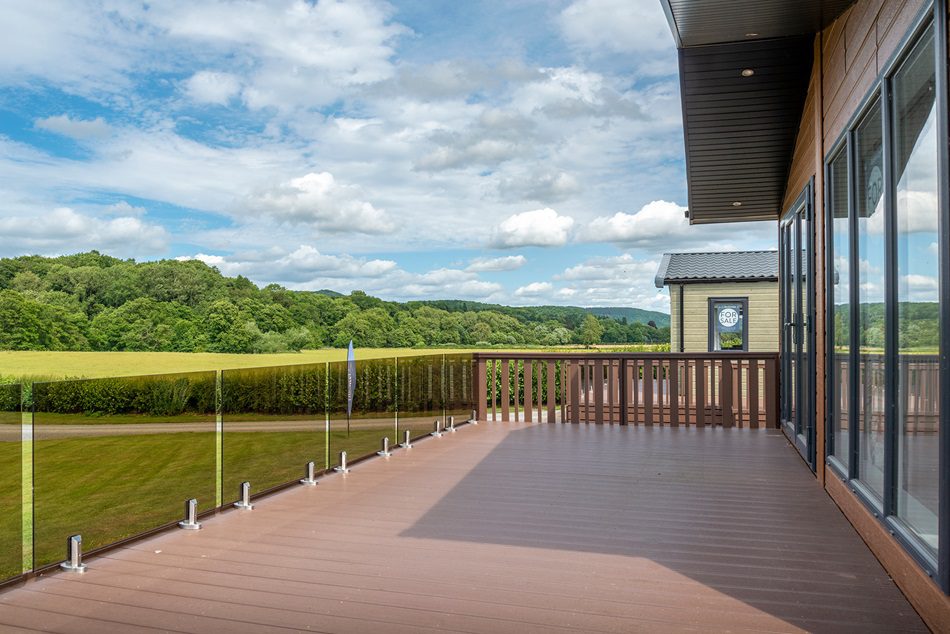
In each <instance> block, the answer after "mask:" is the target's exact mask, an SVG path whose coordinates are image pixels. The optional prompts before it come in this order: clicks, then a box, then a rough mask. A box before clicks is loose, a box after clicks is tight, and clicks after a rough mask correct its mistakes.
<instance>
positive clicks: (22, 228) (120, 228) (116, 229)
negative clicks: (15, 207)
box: [0, 207, 169, 255]
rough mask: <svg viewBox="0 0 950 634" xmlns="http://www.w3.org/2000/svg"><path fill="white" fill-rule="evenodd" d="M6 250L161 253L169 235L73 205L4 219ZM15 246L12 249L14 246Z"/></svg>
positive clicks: (1, 224)
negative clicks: (74, 208)
mask: <svg viewBox="0 0 950 634" xmlns="http://www.w3.org/2000/svg"><path fill="white" fill-rule="evenodd" d="M0 234H2V235H3V236H4V237H5V238H6V239H5V240H4V241H3V242H4V249H3V250H4V252H5V253H6V254H8V255H10V254H13V250H12V249H15V250H16V252H17V253H41V254H47V255H52V254H63V253H75V252H77V251H82V250H88V249H99V250H102V251H109V252H113V253H121V254H125V255H128V254H135V255H142V254H153V253H161V252H162V251H163V250H165V249H166V248H167V247H168V241H169V236H168V233H167V232H166V231H165V229H164V228H163V227H160V226H158V225H154V224H149V223H146V222H144V221H142V220H141V219H139V218H134V217H129V216H123V217H118V218H112V219H109V220H104V219H101V218H96V217H94V216H89V215H85V214H81V213H79V212H77V211H75V210H73V209H71V208H69V207H58V208H55V209H53V210H51V211H46V212H43V213H37V214H34V215H29V216H7V217H2V218H0ZM11 247H12V249H11Z"/></svg>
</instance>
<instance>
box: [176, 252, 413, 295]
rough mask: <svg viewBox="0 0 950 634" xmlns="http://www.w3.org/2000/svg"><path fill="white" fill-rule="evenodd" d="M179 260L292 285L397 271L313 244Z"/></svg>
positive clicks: (386, 264) (392, 264) (388, 262)
mask: <svg viewBox="0 0 950 634" xmlns="http://www.w3.org/2000/svg"><path fill="white" fill-rule="evenodd" d="M178 259H179V260H201V261H202V262H204V263H205V264H208V265H209V266H216V267H218V270H220V271H221V272H222V273H223V274H225V275H230V276H234V275H244V276H246V277H249V278H251V279H253V280H256V281H259V282H269V281H278V282H282V283H291V284H294V283H296V284H301V283H304V284H305V283H307V282H310V281H312V280H314V279H320V280H324V281H326V280H335V281H339V280H348V279H359V278H372V277H375V276H380V275H385V274H387V273H390V272H393V271H395V270H397V266H396V263H395V262H393V261H392V260H378V259H374V260H367V259H364V258H355V257H353V256H350V255H328V254H324V253H320V251H318V250H317V249H316V248H314V247H313V246H310V245H301V246H299V247H297V248H296V249H295V250H293V251H291V252H289V253H280V252H279V251H277V252H275V251H267V252H262V253H245V254H242V255H237V256H221V255H208V254H204V253H198V254H196V255H194V256H185V257H180V258H178ZM317 288H322V286H318V287H317Z"/></svg>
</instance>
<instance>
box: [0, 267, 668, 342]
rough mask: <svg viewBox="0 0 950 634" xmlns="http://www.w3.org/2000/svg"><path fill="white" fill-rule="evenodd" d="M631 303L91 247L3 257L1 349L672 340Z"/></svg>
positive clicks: (662, 320)
mask: <svg viewBox="0 0 950 634" xmlns="http://www.w3.org/2000/svg"><path fill="white" fill-rule="evenodd" d="M669 337H670V335H669V316H668V315H666V314H663V313H657V312H651V311H641V310H638V309H596V308H592V309H585V308H578V307H562V306H539V307H510V306H500V305H493V304H483V303H479V302H467V301H461V300H434V301H425V302H407V303H399V302H388V301H384V300H382V299H379V298H376V297H372V296H370V295H367V294H366V293H363V292H361V291H354V292H353V293H351V294H349V295H341V294H339V293H334V292H332V291H317V292H310V291H294V290H288V289H286V288H283V287H282V286H279V285H277V284H270V285H268V286H265V287H264V288H259V287H258V286H256V285H255V284H254V283H253V282H251V281H250V280H248V279H247V278H245V277H242V276H238V277H225V276H224V275H222V274H221V273H220V272H219V271H218V270H217V269H216V268H214V267H211V266H208V265H207V264H204V263H203V262H199V261H193V260H191V261H177V260H160V261H155V262H136V261H134V260H121V259H117V258H114V257H110V256H108V255H104V254H100V253H99V252H97V251H91V252H88V253H78V254H75V255H66V256H61V257H55V258H47V257H41V256H22V257H16V258H3V259H0V350H80V351H83V350H97V351H156V352H228V353H273V352H287V351H298V350H302V349H315V348H321V347H326V346H333V347H342V346H346V345H347V343H349V341H350V340H351V339H352V340H353V343H354V345H356V346H360V347H377V348H382V347H425V346H436V345H442V346H469V345H470V346H479V345H480V346H485V345H502V346H521V345H539V346H563V345H571V344H584V345H594V344H626V343H631V344H633V343H660V344H662V343H668V342H669Z"/></svg>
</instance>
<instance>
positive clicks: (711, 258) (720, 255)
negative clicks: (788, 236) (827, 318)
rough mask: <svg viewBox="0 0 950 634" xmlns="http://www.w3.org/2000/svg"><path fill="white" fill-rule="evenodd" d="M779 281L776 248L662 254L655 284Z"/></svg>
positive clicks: (662, 285)
mask: <svg viewBox="0 0 950 634" xmlns="http://www.w3.org/2000/svg"><path fill="white" fill-rule="evenodd" d="M740 280H750V281H767V280H778V251H720V252H713V253H664V254H663V261H662V262H660V268H659V270H657V272H656V279H655V283H656V287H657V288H663V287H664V286H666V285H667V284H670V283H677V282H732V281H740Z"/></svg>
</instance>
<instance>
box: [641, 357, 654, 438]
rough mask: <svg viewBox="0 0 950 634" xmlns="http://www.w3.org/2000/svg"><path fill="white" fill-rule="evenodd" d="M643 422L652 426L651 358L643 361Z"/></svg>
mask: <svg viewBox="0 0 950 634" xmlns="http://www.w3.org/2000/svg"><path fill="white" fill-rule="evenodd" d="M643 422H644V424H645V425H646V426H647V427H652V426H653V359H646V360H645V361H644V362H643Z"/></svg>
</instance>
